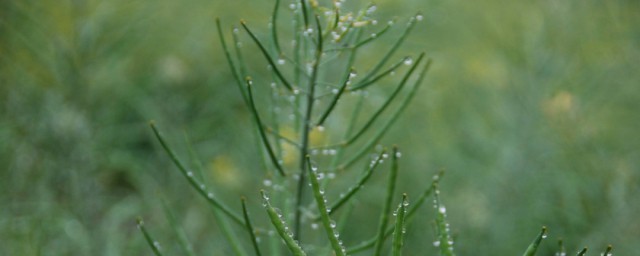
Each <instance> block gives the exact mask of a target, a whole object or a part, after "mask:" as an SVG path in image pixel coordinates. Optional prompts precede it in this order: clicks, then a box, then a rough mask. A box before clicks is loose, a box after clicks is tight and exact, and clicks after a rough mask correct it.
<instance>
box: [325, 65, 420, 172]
mask: <svg viewBox="0 0 640 256" xmlns="http://www.w3.org/2000/svg"><path fill="white" fill-rule="evenodd" d="M430 66H431V60H429V61H427V64H426V65H425V66H424V68H423V69H422V71H421V73H420V75H419V77H418V79H417V80H416V82H415V84H414V86H413V88H412V90H411V91H409V94H408V95H407V97H406V99H405V100H404V101H402V103H401V105H400V107H399V108H398V109H397V110H396V112H394V113H393V114H392V115H391V119H390V120H389V121H388V122H387V123H386V124H385V125H384V126H383V127H382V128H381V129H379V130H378V133H377V134H375V135H373V136H372V137H371V139H370V140H369V142H367V143H366V144H365V146H363V147H362V148H361V149H360V151H358V152H357V153H356V154H355V155H354V156H353V157H351V158H350V159H349V160H347V161H346V163H344V164H342V165H340V166H338V168H337V169H338V170H344V169H347V168H349V167H350V166H351V165H353V164H354V163H355V162H356V161H358V159H360V158H361V157H362V156H364V155H366V154H367V152H369V150H370V149H371V148H372V147H373V146H375V145H376V144H377V143H378V141H380V139H382V137H383V136H384V135H385V133H386V132H387V131H388V130H389V128H390V127H391V125H393V124H394V123H395V122H396V120H398V118H399V117H400V114H401V113H402V112H403V111H404V110H405V109H406V108H407V106H408V105H409V103H410V102H411V100H412V99H413V97H414V96H415V94H416V91H417V90H418V88H419V87H420V85H421V84H422V81H423V80H424V77H425V74H426V73H427V71H428V70H429V67H430Z"/></svg>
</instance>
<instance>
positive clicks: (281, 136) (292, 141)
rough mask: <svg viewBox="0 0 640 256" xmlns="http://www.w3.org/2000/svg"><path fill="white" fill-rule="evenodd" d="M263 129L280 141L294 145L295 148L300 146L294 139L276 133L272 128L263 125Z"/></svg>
mask: <svg viewBox="0 0 640 256" xmlns="http://www.w3.org/2000/svg"><path fill="white" fill-rule="evenodd" d="M265 130H266V131H267V132H268V133H269V134H271V135H273V136H274V137H276V139H279V140H282V141H284V142H286V143H287V144H289V145H291V146H294V147H296V148H300V147H301V146H300V144H298V142H295V141H294V140H292V139H289V138H287V137H285V136H283V135H282V134H279V133H277V132H276V131H275V130H274V129H271V128H270V127H265Z"/></svg>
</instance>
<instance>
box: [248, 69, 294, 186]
mask: <svg viewBox="0 0 640 256" xmlns="http://www.w3.org/2000/svg"><path fill="white" fill-rule="evenodd" d="M252 84H253V82H252V81H251V79H250V78H248V77H247V89H248V90H247V92H248V94H249V105H250V107H251V113H252V114H253V117H254V119H255V121H256V123H257V124H258V131H259V132H260V138H262V143H263V145H264V147H265V148H266V149H267V153H268V154H269V158H270V159H271V162H272V163H273V165H274V166H275V167H276V169H277V170H278V172H279V173H280V175H282V176H287V175H286V174H285V172H284V170H283V169H282V165H281V164H280V161H278V158H277V157H276V154H275V153H274V152H273V148H272V147H271V142H269V138H267V134H266V133H265V127H264V124H263V123H262V121H261V120H260V115H259V114H258V108H256V104H255V101H254V99H253V89H252V88H251V87H252Z"/></svg>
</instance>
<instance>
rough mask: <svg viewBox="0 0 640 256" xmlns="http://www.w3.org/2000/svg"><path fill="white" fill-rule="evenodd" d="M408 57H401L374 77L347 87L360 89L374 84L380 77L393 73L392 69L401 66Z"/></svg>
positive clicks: (394, 69)
mask: <svg viewBox="0 0 640 256" xmlns="http://www.w3.org/2000/svg"><path fill="white" fill-rule="evenodd" d="M408 59H409V57H404V58H402V60H400V61H398V62H396V63H395V64H393V65H391V67H389V69H387V70H385V71H383V72H382V73H380V74H379V75H377V76H376V77H374V78H371V79H369V80H362V81H360V83H358V84H356V85H355V86H353V87H352V88H349V91H357V90H362V89H364V88H366V87H368V86H370V85H372V84H375V83H376V82H378V81H380V79H382V78H384V77H385V76H387V75H389V74H391V73H393V72H394V71H396V69H398V68H399V67H400V66H402V64H404V63H405V62H406V61H407V60H408Z"/></svg>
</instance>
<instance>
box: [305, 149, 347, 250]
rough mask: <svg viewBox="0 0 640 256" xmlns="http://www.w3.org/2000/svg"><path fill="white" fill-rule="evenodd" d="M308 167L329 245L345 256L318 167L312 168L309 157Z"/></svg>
mask: <svg viewBox="0 0 640 256" xmlns="http://www.w3.org/2000/svg"><path fill="white" fill-rule="evenodd" d="M307 167H308V169H309V170H308V171H309V180H310V181H311V190H312V191H313V197H314V198H315V200H316V205H317V207H318V212H319V214H320V220H322V226H323V227H324V230H325V232H326V234H327V238H328V239H329V243H330V244H331V247H332V248H333V252H334V253H335V255H337V256H344V255H345V254H346V250H345V248H344V247H343V246H342V242H341V241H340V240H339V239H338V238H339V237H340V235H339V234H338V231H337V230H336V224H335V222H334V221H333V220H331V218H330V217H329V209H327V203H326V199H325V197H324V191H323V190H322V189H321V188H320V183H319V182H318V176H317V167H315V166H311V160H310V159H309V156H307Z"/></svg>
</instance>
